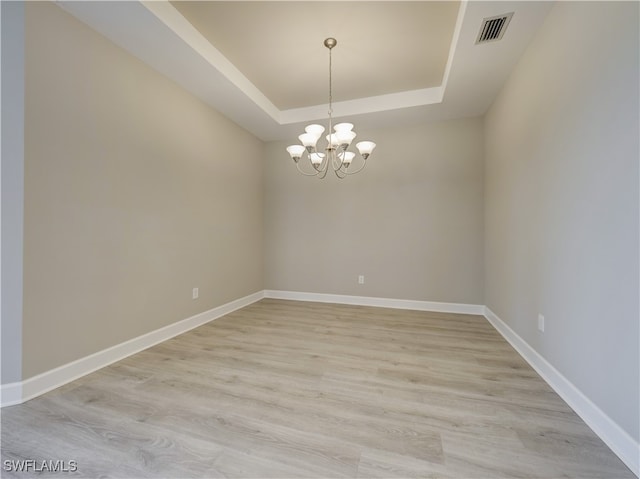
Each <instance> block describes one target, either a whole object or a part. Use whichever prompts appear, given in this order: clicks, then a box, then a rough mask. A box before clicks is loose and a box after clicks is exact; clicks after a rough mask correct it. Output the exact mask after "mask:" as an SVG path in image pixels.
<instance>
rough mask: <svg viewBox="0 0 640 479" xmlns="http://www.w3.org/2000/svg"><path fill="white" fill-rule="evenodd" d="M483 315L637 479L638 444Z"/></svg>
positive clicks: (508, 330)
mask: <svg viewBox="0 0 640 479" xmlns="http://www.w3.org/2000/svg"><path fill="white" fill-rule="evenodd" d="M484 315H485V317H486V318H487V320H488V321H489V322H490V323H491V324H492V325H493V327H494V328H496V330H497V331H498V332H499V333H500V334H501V335H502V336H503V337H504V339H506V340H507V341H508V342H509V344H511V346H513V348H514V349H515V350H516V351H517V352H518V353H520V356H522V357H523V358H524V360H525V361H527V363H529V365H530V366H531V367H532V368H533V369H535V370H536V372H537V373H538V374H539V375H540V376H542V379H544V380H545V381H546V382H547V384H549V386H551V388H553V390H554V391H555V392H556V393H558V395H559V396H560V397H561V398H562V399H563V400H564V401H565V402H566V403H567V404H568V405H569V407H571V409H573V410H574V411H575V412H576V414H577V415H578V416H580V418H582V420H583V421H584V422H585V423H587V425H588V426H589V427H590V428H591V429H592V430H593V432H595V433H596V434H597V435H598V437H600V439H602V441H603V442H604V443H605V444H606V445H607V446H609V448H610V449H611V450H612V451H613V452H614V453H615V454H616V455H617V456H618V457H619V458H620V459H621V460H622V462H624V463H625V464H626V465H627V467H628V468H629V469H631V471H632V472H633V473H634V474H635V475H636V476H640V444H638V443H637V442H636V441H635V440H634V439H633V438H632V437H631V436H630V435H629V434H628V433H627V432H626V431H624V430H623V429H622V428H621V427H620V426H618V424H616V423H615V422H614V421H613V420H612V419H611V418H610V417H609V416H607V415H606V414H605V413H604V412H603V411H602V410H601V409H600V408H599V407H598V406H596V405H595V404H594V403H593V402H591V400H590V399H589V398H588V397H586V396H585V395H584V394H583V393H582V392H581V391H580V390H579V389H578V388H576V387H575V386H574V385H573V384H572V383H571V382H570V381H569V380H568V379H567V378H565V377H564V376H563V375H562V374H561V373H560V372H559V371H558V370H557V369H556V368H554V367H553V366H552V365H551V364H550V363H549V362H548V361H547V360H546V359H544V358H543V357H542V356H541V355H540V354H539V353H538V352H537V351H536V350H535V349H533V348H532V347H531V346H529V344H528V343H527V342H526V341H525V340H524V339H522V338H521V337H520V336H518V334H517V333H516V332H515V331H513V330H512V329H511V328H510V327H509V326H508V325H507V324H506V323H505V322H504V321H502V320H501V319H500V318H499V317H498V316H497V315H496V314H495V313H494V312H493V311H491V309H489V308H488V307H486V306H485V312H484Z"/></svg>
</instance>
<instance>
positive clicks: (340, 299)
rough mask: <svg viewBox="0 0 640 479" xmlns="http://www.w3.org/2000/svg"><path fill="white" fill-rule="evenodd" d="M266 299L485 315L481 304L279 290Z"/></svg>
mask: <svg viewBox="0 0 640 479" xmlns="http://www.w3.org/2000/svg"><path fill="white" fill-rule="evenodd" d="M264 297H265V298H272V299H288V300H291V301H311V302H317V303H336V304H351V305H356V306H374V307H377V308H392V309H413V310H416V311H434V312H439V313H458V314H477V315H480V316H483V315H484V306H483V305H480V304H464V303H439V302H434V301H414V300H410V299H390V298H374V297H371V296H349V295H343V294H323V293H302V292H298V291H277V290H265V291H264Z"/></svg>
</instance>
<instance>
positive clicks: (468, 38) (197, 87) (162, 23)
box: [56, 0, 552, 141]
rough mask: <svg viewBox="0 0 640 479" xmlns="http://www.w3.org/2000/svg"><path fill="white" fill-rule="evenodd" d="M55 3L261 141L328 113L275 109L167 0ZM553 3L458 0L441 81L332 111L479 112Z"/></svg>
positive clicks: (413, 116) (406, 115)
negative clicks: (483, 40) (499, 20)
mask: <svg viewBox="0 0 640 479" xmlns="http://www.w3.org/2000/svg"><path fill="white" fill-rule="evenodd" d="M56 3H57V4H58V5H59V6H61V7H62V8H63V9H65V10H67V11H68V12H69V13H71V14H72V15H74V16H75V17H76V18H78V19H79V20H80V21H82V22H84V23H85V24H87V25H88V26H89V27H91V28H93V29H94V30H96V31H97V32H99V33H101V34H102V35H104V36H105V37H107V38H108V39H109V40H111V41H112V42H113V43H115V44H116V45H119V46H120V47H122V48H124V49H125V50H127V51H128V52H129V53H131V54H133V55H134V56H136V57H138V58H139V59H141V60H142V61H143V62H145V63H146V64H148V65H149V66H150V67H152V68H154V69H155V70H157V71H158V72H160V73H161V74H163V75H165V76H166V77H168V78H170V79H171V80H173V81H175V82H176V83H177V84H179V85H181V86H182V87H183V88H184V89H185V90H187V91H189V92H190V93H192V94H193V95H195V96H196V97H198V98H200V99H201V100H203V101H204V102H206V103H208V104H209V105H211V106H212V107H213V108H215V109H216V110H218V111H219V112H220V113H221V114H223V115H225V116H227V117H228V118H229V119H231V120H232V121H234V122H235V123H237V124H238V125H240V126H242V127H243V128H245V129H247V130H248V131H250V132H251V133H253V134H254V135H256V136H257V137H258V138H260V139H262V140H265V141H269V140H275V139H283V138H287V137H290V136H291V134H292V133H291V132H292V131H296V130H297V129H300V127H303V126H304V124H305V123H308V122H310V121H318V120H321V119H322V120H324V119H326V118H327V104H323V105H314V106H309V107H303V108H294V109H288V110H279V109H278V108H277V107H276V106H275V105H274V104H273V103H272V102H271V101H270V100H269V99H268V98H267V97H266V96H265V95H264V94H263V93H262V92H261V91H260V90H259V89H258V88H257V87H256V86H255V85H254V84H253V83H252V82H251V81H250V80H249V79H248V78H246V77H245V76H244V75H243V74H242V73H241V72H240V71H239V70H238V69H237V68H236V67H235V66H234V65H233V64H232V63H231V62H230V61H229V60H228V59H227V58H226V57H225V56H224V55H223V54H222V53H221V52H220V51H219V50H217V49H216V48H215V47H214V46H213V45H211V44H210V43H209V42H208V41H207V40H206V39H205V38H204V37H203V35H202V34H201V33H200V32H199V31H198V30H197V29H196V28H195V27H194V26H193V25H191V24H190V23H189V22H188V21H187V20H186V19H185V18H184V17H183V16H182V15H181V14H180V12H179V11H178V10H177V9H176V8H175V7H173V5H171V4H170V3H169V2H168V1H166V0H159V1H148V0H143V1H142V2H140V1H128V2H102V1H99V2H93V1H58V2H56ZM551 5H552V2H526V1H519V0H515V1H463V2H462V3H461V6H460V9H459V11H458V18H457V20H456V25H455V30H454V34H453V37H452V40H451V44H450V47H449V53H448V59H447V63H446V68H445V72H444V75H443V83H442V85H441V86H439V87H433V88H425V89H419V90H411V91H403V92H396V93H390V94H386V95H379V96H373V97H368V98H359V99H353V100H348V101H341V102H336V103H334V105H333V106H334V117H335V118H338V117H349V118H347V119H348V120H349V121H357V122H358V128H360V129H361V128H362V127H364V128H367V127H369V128H383V127H385V126H398V125H409V124H414V123H416V122H423V121H431V120H438V119H441V120H442V119H450V118H460V117H472V116H478V115H482V114H484V112H486V110H487V108H488V107H489V106H490V105H491V103H492V102H493V99H494V98H495V96H496V95H497V93H498V91H499V89H500V88H501V86H502V84H503V82H504V81H505V79H506V78H507V76H508V75H509V73H510V71H511V69H512V68H513V66H514V65H515V64H516V62H517V61H518V59H519V57H520V55H521V54H522V52H523V51H524V49H525V48H526V46H527V45H528V43H529V41H530V40H531V38H532V37H533V35H534V34H535V32H536V31H537V29H538V28H539V27H540V25H541V24H542V22H543V21H544V18H545V17H546V14H547V13H548V11H549V10H550V8H551ZM505 12H515V14H514V17H513V19H512V21H511V23H510V25H509V29H508V31H507V32H506V34H505V38H503V39H502V40H501V41H499V42H493V43H490V44H485V45H481V46H478V45H475V38H476V37H477V33H478V29H479V28H480V25H481V23H482V19H483V18H486V17H489V16H494V15H498V14H503V13H505ZM417 61H419V60H417ZM354 117H355V118H354Z"/></svg>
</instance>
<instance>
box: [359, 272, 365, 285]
mask: <svg viewBox="0 0 640 479" xmlns="http://www.w3.org/2000/svg"><path fill="white" fill-rule="evenodd" d="M358 284H364V275H363V274H361V275H360V276H358Z"/></svg>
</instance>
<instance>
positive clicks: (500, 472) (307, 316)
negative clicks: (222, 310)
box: [0, 300, 635, 478]
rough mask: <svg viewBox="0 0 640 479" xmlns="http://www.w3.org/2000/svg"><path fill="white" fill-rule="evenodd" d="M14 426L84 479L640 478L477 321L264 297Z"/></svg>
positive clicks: (34, 452)
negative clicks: (75, 466) (74, 463)
mask: <svg viewBox="0 0 640 479" xmlns="http://www.w3.org/2000/svg"><path fill="white" fill-rule="evenodd" d="M0 419H1V421H2V435H1V439H2V442H1V446H2V460H3V462H4V461H5V460H9V461H20V460H25V459H35V460H58V459H59V460H67V461H69V460H72V459H73V460H76V461H77V462H78V468H79V469H78V472H77V473H74V474H70V475H73V476H75V477H123V478H124V477H212V478H213V477H237V478H242V477H255V478H259V477H264V478H267V477H269V478H285V477H287V478H294V477H296V478H297V477H300V478H303V477H352V478H353V477H359V478H364V477H372V478H373V477H384V478H392V477H434V478H435V477H442V478H469V477H473V478H478V477H539V478H556V477H575V478H585V477H607V478H633V477H635V476H634V475H633V474H632V473H631V471H629V470H628V469H627V468H626V467H625V466H624V464H623V463H622V462H621V461H620V460H619V459H618V458H617V457H616V456H615V455H614V454H613V453H612V452H611V451H610V450H609V449H608V448H607V447H606V446H605V445H604V444H603V443H602V441H601V440H600V439H599V438H598V437H597V436H596V435H595V434H594V433H593V432H592V431H591V430H590V429H589V428H588V427H587V426H586V425H585V424H584V422H583V421H582V420H581V419H580V418H579V417H578V416H577V415H576V414H575V413H574V412H573V411H572V410H571V409H570V408H569V407H568V406H567V405H566V403H564V402H563V401H562V399H561V398H560V397H558V395H557V394H555V392H553V391H552V390H551V389H550V388H549V386H548V385H547V384H546V383H545V382H544V381H543V380H542V379H541V378H540V377H539V376H538V375H537V373H536V372H535V371H533V370H532V369H531V368H530V367H529V366H528V365H527V364H526V362H525V361H524V360H523V359H522V358H521V357H520V356H519V355H518V354H517V353H516V352H515V351H514V350H513V349H512V348H511V346H510V345H509V344H508V343H507V342H506V341H504V339H503V338H502V337H501V336H500V335H499V334H498V333H497V332H496V331H495V330H494V329H493V327H492V326H491V325H490V324H489V323H488V322H487V321H486V320H485V319H484V318H482V317H480V316H474V315H466V314H447V313H430V312H421V311H409V310H391V309H385V308H370V307H363V306H344V305H332V304H318V303H303V302H294V301H281V300H262V301H260V302H258V303H255V304H253V305H251V306H249V307H246V308H243V309H241V310H238V311H236V312H234V313H231V314H229V315H227V316H225V317H222V318H219V319H218V320H216V321H214V322H211V323H208V324H206V325H203V326H201V327H199V328H197V329H194V330H192V331H190V332H188V333H186V334H183V335H181V336H179V337H176V338H174V339H171V340H169V341H166V342H164V343H162V344H159V345H157V346H154V347H152V348H149V349H147V350H145V351H142V352H140V353H138V354H136V355H134V356H131V357H129V358H126V359H124V360H122V361H119V362H118V363H115V364H113V365H111V366H109V367H107V368H104V369H101V370H99V371H96V372H95V373H93V374H91V375H88V376H86V377H84V378H81V379H79V380H78V381H74V382H73V383H70V384H67V385H65V386H63V387H61V388H58V389H57V390H54V391H51V392H50V393H48V394H45V395H43V396H41V397H39V398H36V399H33V400H31V401H29V402H27V403H25V404H22V405H18V406H12V407H8V408H4V409H2V411H1V412H0ZM35 475H38V477H42V476H43V475H44V476H47V474H36V473H35V472H33V471H31V473H28V474H25V473H16V472H11V471H3V477H30V476H35ZM50 475H53V474H50Z"/></svg>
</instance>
